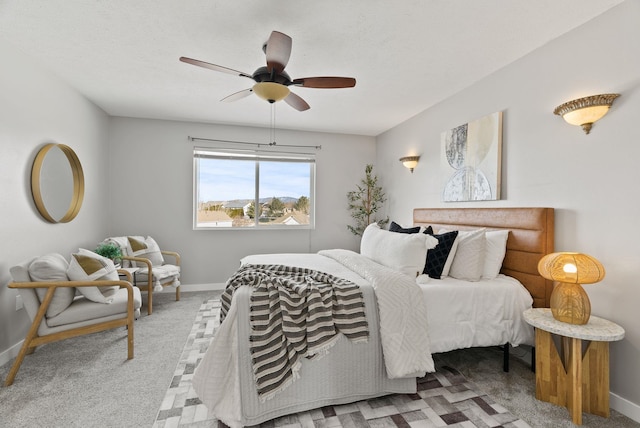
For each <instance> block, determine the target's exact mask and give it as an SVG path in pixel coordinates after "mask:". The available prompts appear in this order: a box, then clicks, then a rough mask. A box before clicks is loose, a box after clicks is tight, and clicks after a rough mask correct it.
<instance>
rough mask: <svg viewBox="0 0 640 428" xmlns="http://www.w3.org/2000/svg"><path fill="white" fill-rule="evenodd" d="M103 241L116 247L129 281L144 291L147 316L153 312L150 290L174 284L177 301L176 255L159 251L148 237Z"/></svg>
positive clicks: (127, 237) (157, 289)
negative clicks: (167, 259) (167, 258)
mask: <svg viewBox="0 0 640 428" xmlns="http://www.w3.org/2000/svg"><path fill="white" fill-rule="evenodd" d="M103 242H104V243H111V244H116V245H117V246H118V247H120V250H121V251H122V254H123V256H122V261H123V263H122V264H123V267H124V268H125V269H127V270H128V271H129V272H131V274H132V275H133V284H134V285H135V286H137V287H140V288H141V289H142V290H144V289H146V290H147V314H149V315H151V313H152V312H153V292H154V291H162V290H163V289H164V287H168V286H171V287H174V288H175V289H176V301H178V300H180V254H178V253H177V252H175V251H166V250H160V247H159V246H158V244H157V243H156V241H155V240H154V239H153V238H152V237H150V236H147V237H146V238H144V237H142V236H118V237H111V238H107V239H106V240H105V241H103ZM163 256H169V257H171V258H172V260H171V261H172V262H173V264H171V263H167V261H165V259H164V257H163Z"/></svg>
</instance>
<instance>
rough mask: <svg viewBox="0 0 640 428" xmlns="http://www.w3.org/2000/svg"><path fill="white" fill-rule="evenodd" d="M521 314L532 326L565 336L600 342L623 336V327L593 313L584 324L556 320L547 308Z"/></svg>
mask: <svg viewBox="0 0 640 428" xmlns="http://www.w3.org/2000/svg"><path fill="white" fill-rule="evenodd" d="M523 316H524V319H525V321H526V322H527V323H529V324H531V325H532V326H534V327H537V328H540V329H542V330H545V331H548V332H549V333H554V334H559V335H561V336H565V337H573V338H576V339H584V340H596V341H600V342H613V341H616V340H621V339H622V338H624V329H623V328H622V327H620V326H619V325H618V324H616V323H614V322H612V321H609V320H606V319H604V318H600V317H596V316H593V315H591V317H590V318H589V322H588V323H586V324H584V325H577V324H569V323H566V322H562V321H558V320H557V319H555V318H554V317H553V314H552V313H551V309H549V308H531V309H527V310H526V311H524V313H523Z"/></svg>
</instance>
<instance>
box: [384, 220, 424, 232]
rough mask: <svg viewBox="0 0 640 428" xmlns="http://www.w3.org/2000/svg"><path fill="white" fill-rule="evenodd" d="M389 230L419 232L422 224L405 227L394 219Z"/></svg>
mask: <svg viewBox="0 0 640 428" xmlns="http://www.w3.org/2000/svg"><path fill="white" fill-rule="evenodd" d="M389 232H398V233H418V232H420V226H416V227H407V228H404V227H402V226H400V225H399V224H398V223H396V222H395V221H392V222H391V224H390V225H389Z"/></svg>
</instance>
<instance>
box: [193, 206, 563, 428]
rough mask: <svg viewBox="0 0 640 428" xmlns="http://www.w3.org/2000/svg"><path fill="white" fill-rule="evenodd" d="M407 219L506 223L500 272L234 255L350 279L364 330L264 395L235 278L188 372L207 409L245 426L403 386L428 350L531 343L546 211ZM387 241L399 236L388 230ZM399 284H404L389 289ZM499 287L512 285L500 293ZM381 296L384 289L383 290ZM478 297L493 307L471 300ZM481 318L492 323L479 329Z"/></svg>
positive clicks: (441, 225) (437, 223)
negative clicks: (527, 317)
mask: <svg viewBox="0 0 640 428" xmlns="http://www.w3.org/2000/svg"><path fill="white" fill-rule="evenodd" d="M413 224H414V226H416V227H419V226H423V227H428V226H431V228H432V229H433V230H434V231H438V233H440V232H446V231H447V230H459V231H467V230H468V231H471V230H477V229H480V228H484V229H485V231H499V230H508V239H507V241H506V246H505V253H504V259H503V261H502V264H501V269H500V274H499V275H497V277H496V278H495V279H494V280H487V281H484V280H483V279H481V280H480V281H476V282H475V283H473V284H470V283H469V282H468V281H461V280H457V279H454V278H443V279H440V280H433V279H430V278H429V279H427V280H423V281H420V280H419V279H420V277H418V278H413V277H412V276H411V275H402V274H398V273H397V271H395V270H394V269H389V268H388V267H387V266H382V265H380V264H378V263H376V262H375V261H373V260H369V259H368V258H367V257H363V256H362V255H357V254H355V255H354V254H351V252H348V251H346V250H325V251H321V252H319V253H317V254H263V255H252V256H248V257H246V258H244V259H243V260H242V262H241V266H242V267H243V268H253V267H269V266H281V265H286V266H291V267H292V269H293V268H294V267H295V269H301V270H302V269H310V270H313V272H329V273H331V275H334V276H335V277H339V278H344V279H346V280H348V281H350V282H351V283H354V284H357V285H358V286H359V288H360V290H361V294H362V300H363V303H364V308H366V313H365V316H366V321H367V324H368V328H369V337H368V341H366V343H356V342H354V341H352V340H350V339H347V338H345V337H344V336H343V335H338V336H337V338H336V340H335V341H334V342H332V346H331V347H330V349H328V353H326V355H323V357H322V358H320V359H314V360H307V359H303V360H302V361H301V362H300V364H299V367H298V368H297V369H296V374H295V375H294V377H293V380H295V381H293V380H292V381H291V382H289V383H287V385H286V386H285V387H284V388H282V389H281V390H278V391H277V393H274V394H270V395H269V396H268V397H266V398H265V395H260V394H259V393H258V390H259V388H258V387H257V386H256V377H255V376H257V375H256V373H254V366H253V365H252V358H251V349H250V337H251V335H252V333H251V331H250V330H251V329H250V327H249V323H248V322H246V320H248V319H249V318H250V315H251V314H250V305H251V295H252V291H253V289H252V288H251V287H248V286H239V287H237V289H235V291H234V293H233V299H232V300H231V302H230V303H229V307H228V311H227V312H226V315H225V319H224V322H223V323H222V324H221V325H220V327H219V329H218V331H217V333H216V337H215V339H214V340H213V341H212V343H211V345H210V346H209V348H208V350H207V352H206V353H205V356H204V357H203V359H202V361H201V362H200V364H199V366H198V368H197V369H196V372H195V373H194V377H193V386H194V389H195V391H196V392H197V394H198V396H199V398H200V399H201V400H202V402H203V403H204V404H205V405H206V406H207V408H208V409H209V412H210V413H211V414H212V415H214V416H215V417H216V418H218V419H219V420H221V421H222V422H224V423H225V424H227V425H229V426H231V427H235V426H247V425H256V424H259V423H262V422H265V421H268V420H271V419H274V418H276V417H279V416H283V415H287V414H292V413H296V412H300V411H304V410H311V409H315V408H320V407H323V406H326V405H337V404H343V403H349V402H354V401H359V400H362V399H368V398H372V397H377V396H383V395H388V394H392V393H412V392H415V391H416V377H420V376H423V375H424V373H425V372H428V371H433V361H432V359H431V354H432V353H439V352H446V351H450V350H453V349H460V348H467V347H475V346H494V345H499V346H504V347H505V349H508V344H509V343H511V344H512V345H514V346H517V345H520V344H533V331H532V329H531V327H530V326H528V325H527V324H526V323H525V322H524V321H523V320H522V318H521V313H522V311H523V310H524V309H526V308H527V307H531V306H534V307H548V306H549V298H550V294H551V289H552V283H551V282H550V281H547V280H545V279H543V278H542V277H540V276H539V275H538V273H537V262H538V260H539V259H540V258H541V257H542V256H543V255H545V254H547V253H549V252H553V236H554V212H553V209H552V208H435V209H415V210H414V213H413ZM470 233H471V232H470ZM393 239H394V240H397V239H399V238H398V237H397V236H395V235H394V237H393ZM406 239H407V240H409V239H412V240H414V239H418V238H416V237H411V238H406ZM412 242H413V241H412ZM423 260H424V259H423ZM392 272H393V273H392ZM372 275H373V276H372ZM376 275H377V276H376ZM231 282H232V281H231V279H230V283H231ZM416 285H417V287H416ZM405 286H406V288H410V289H411V291H410V292H408V294H403V295H401V296H398V295H396V293H398V290H399V289H403V290H404V289H405ZM491 287H494V288H491ZM505 288H509V289H510V290H514V291H513V292H512V291H509V293H508V294H506V295H503V294H499V293H501V291H500V290H503V289H505ZM403 293H404V291H403ZM416 293H417V294H416ZM477 293H480V294H477ZM496 293H498V294H496ZM390 294H393V296H387V295H390ZM382 296H387V297H382ZM496 296H500V297H496ZM482 301H484V302H486V303H487V304H489V305H491V304H492V305H493V306H491V307H487V306H484V304H483V307H482V308H479V306H478V302H482ZM422 305H424V313H423V312H421V311H422V310H423V309H422ZM452 313H453V314H454V316H453V317H452V316H450V315H451V314H452ZM461 317H462V318H461ZM396 318H397V319H396ZM494 321H495V322H494ZM489 324H494V325H491V326H490V328H488V327H487V326H488V325H489ZM416 325H417V327H416ZM427 326H428V327H427ZM409 327H410V328H409ZM381 331H382V333H380V332H381ZM398 333H400V334H398ZM400 336H401V337H400ZM425 342H426V344H425ZM505 344H507V346H505ZM425 346H426V348H425ZM395 348H397V349H396V351H395V352H394V351H390V349H395ZM425 349H426V351H425ZM405 357H406V358H405Z"/></svg>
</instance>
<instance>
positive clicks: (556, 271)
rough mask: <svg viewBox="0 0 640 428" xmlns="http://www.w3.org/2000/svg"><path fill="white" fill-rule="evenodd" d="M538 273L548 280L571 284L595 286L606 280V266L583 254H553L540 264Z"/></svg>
mask: <svg viewBox="0 0 640 428" xmlns="http://www.w3.org/2000/svg"><path fill="white" fill-rule="evenodd" d="M538 272H540V275H542V276H543V277H544V278H546V279H550V280H552V281H558V282H566V283H570V284H593V283H594V282H598V281H601V280H602V279H603V278H604V275H605V271H604V266H602V263H600V262H599V261H598V260H596V259H595V258H593V257H591V256H589V255H587V254H582V253H567V252H563V253H551V254H547V255H546V256H544V257H543V258H542V259H540V261H539V262H538Z"/></svg>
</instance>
